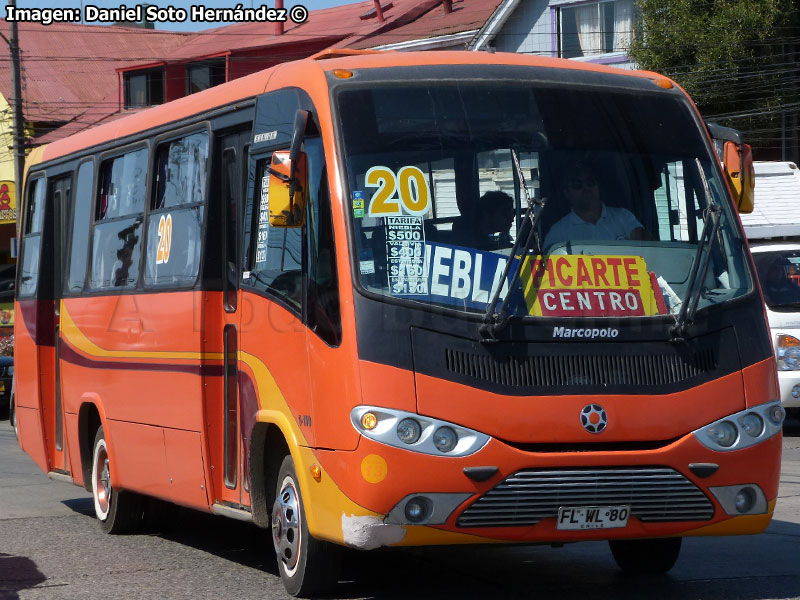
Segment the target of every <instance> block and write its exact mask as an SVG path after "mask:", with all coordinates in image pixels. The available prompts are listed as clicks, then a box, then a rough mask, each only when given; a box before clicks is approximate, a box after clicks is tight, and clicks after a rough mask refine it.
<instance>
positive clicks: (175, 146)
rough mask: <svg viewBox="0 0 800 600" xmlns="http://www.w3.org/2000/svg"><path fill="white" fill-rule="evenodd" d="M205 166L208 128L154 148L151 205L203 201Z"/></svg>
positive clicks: (176, 204) (206, 164)
mask: <svg viewBox="0 0 800 600" xmlns="http://www.w3.org/2000/svg"><path fill="white" fill-rule="evenodd" d="M207 167H208V132H206V131H203V132H199V133H194V134H192V135H189V136H186V137H184V138H181V139H179V140H173V141H171V142H169V143H166V144H161V145H160V146H159V147H158V150H157V158H156V181H155V190H156V191H155V201H154V203H153V208H154V209H159V208H170V207H173V206H180V205H183V204H198V203H201V202H203V199H204V198H205V192H206V176H207Z"/></svg>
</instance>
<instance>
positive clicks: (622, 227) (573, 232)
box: [544, 161, 648, 249]
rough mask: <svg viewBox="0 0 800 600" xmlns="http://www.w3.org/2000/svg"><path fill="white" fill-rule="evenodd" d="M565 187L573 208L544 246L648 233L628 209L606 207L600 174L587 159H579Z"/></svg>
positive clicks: (642, 236) (638, 237)
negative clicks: (599, 183) (596, 173)
mask: <svg viewBox="0 0 800 600" xmlns="http://www.w3.org/2000/svg"><path fill="white" fill-rule="evenodd" d="M569 172H570V173H571V175H570V176H569V178H568V179H567V184H566V186H565V187H564V188H563V194H564V197H565V198H566V199H567V200H568V201H569V204H570V206H571V207H572V210H571V211H570V212H569V213H568V214H567V215H566V216H564V217H562V218H561V219H560V220H559V221H557V222H556V223H555V224H554V225H553V226H552V227H551V228H550V231H549V232H548V233H547V236H546V237H545V240H544V248H545V249H546V248H549V247H550V246H551V245H553V244H555V243H557V242H565V241H569V240H643V239H648V236H647V234H646V232H645V230H644V227H642V224H641V223H640V222H639V220H638V219H637V218H636V217H635V216H633V213H632V212H631V211H629V210H628V209H626V208H620V207H612V206H606V205H605V203H604V202H603V201H602V199H601V198H600V188H599V185H598V180H597V176H596V175H595V173H594V170H593V169H592V167H591V166H590V165H589V164H588V163H586V162H583V161H581V162H578V163H576V164H575V166H574V168H573V169H570V171H569Z"/></svg>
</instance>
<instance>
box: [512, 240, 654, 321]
mask: <svg viewBox="0 0 800 600" xmlns="http://www.w3.org/2000/svg"><path fill="white" fill-rule="evenodd" d="M520 280H521V283H522V288H523V291H524V295H525V304H526V305H527V308H528V314H531V315H535V316H545V317H636V316H647V315H657V314H664V313H666V312H667V308H666V304H665V302H664V299H663V296H662V294H661V289H660V287H659V286H658V283H657V282H656V279H655V275H654V274H652V273H649V272H648V271H647V265H646V264H645V262H644V259H643V258H642V257H640V256H584V255H564V256H546V257H541V256H536V257H531V258H528V259H525V262H524V264H523V266H522V272H521V273H520Z"/></svg>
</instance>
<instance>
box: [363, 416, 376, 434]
mask: <svg viewBox="0 0 800 600" xmlns="http://www.w3.org/2000/svg"><path fill="white" fill-rule="evenodd" d="M361 426H362V427H363V428H364V429H366V430H367V431H370V430H372V429H375V427H377V426H378V417H376V416H375V415H374V414H372V413H371V412H367V413H364V415H363V416H362V417H361Z"/></svg>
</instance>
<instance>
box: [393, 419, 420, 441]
mask: <svg viewBox="0 0 800 600" xmlns="http://www.w3.org/2000/svg"><path fill="white" fill-rule="evenodd" d="M421 435H422V426H421V425H420V424H419V423H418V422H417V421H416V420H415V419H403V420H402V421H400V423H398V424H397V437H398V438H399V439H400V441H401V442H403V443H404V444H415V443H416V442H418V441H419V438H420V436H421Z"/></svg>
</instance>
